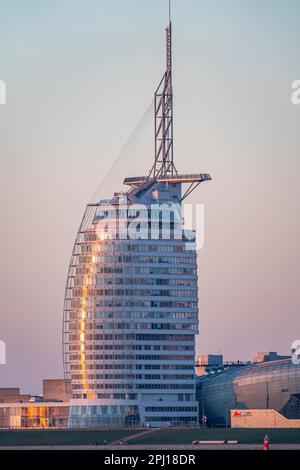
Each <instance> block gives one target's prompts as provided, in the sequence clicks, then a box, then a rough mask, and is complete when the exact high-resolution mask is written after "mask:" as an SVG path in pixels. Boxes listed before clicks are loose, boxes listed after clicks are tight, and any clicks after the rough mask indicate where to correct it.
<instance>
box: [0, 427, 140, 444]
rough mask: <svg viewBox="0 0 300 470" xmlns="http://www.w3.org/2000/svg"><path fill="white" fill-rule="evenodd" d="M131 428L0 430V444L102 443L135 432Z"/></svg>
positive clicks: (122, 437)
mask: <svg viewBox="0 0 300 470" xmlns="http://www.w3.org/2000/svg"><path fill="white" fill-rule="evenodd" d="M136 432H137V431H131V430H112V431H109V430H99V431H98V430H95V431H94V430H93V431H81V430H79V431H58V430H52V431H51V430H36V431H35V430H28V431H25V430H24V431H0V446H32V445H53V446H55V445H90V444H96V443H98V444H102V443H103V441H104V440H106V442H107V443H109V442H113V441H117V440H119V439H124V437H126V436H129V435H132V434H135V433H136Z"/></svg>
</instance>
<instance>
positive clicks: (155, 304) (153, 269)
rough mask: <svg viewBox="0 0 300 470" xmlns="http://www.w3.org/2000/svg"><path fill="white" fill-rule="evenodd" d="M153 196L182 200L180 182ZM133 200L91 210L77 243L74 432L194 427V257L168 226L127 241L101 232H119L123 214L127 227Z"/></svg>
mask: <svg viewBox="0 0 300 470" xmlns="http://www.w3.org/2000/svg"><path fill="white" fill-rule="evenodd" d="M155 188H156V189H155V191H156V192H157V194H158V197H157V199H156V204H159V195H160V193H161V194H162V195H163V196H164V197H163V201H164V203H166V202H168V199H169V200H170V202H174V200H175V201H177V202H178V201H180V197H181V186H180V184H174V185H172V188H170V187H169V186H168V185H166V184H164V183H157V184H156V186H155ZM152 194H153V187H151V190H149V192H146V193H143V196H142V198H141V199H139V203H141V202H142V203H143V204H145V207H146V208H147V211H150V202H151V198H152ZM166 196H168V199H167V198H166ZM126 202H127V203H128V202H129V203H128V205H126V207H125V206H123V205H122V206H120V201H119V199H118V198H115V199H112V200H110V201H109V203H108V202H107V201H106V203H105V204H103V203H99V204H96V205H93V206H88V207H87V210H86V213H85V216H84V218H83V222H82V224H81V227H80V229H79V232H78V235H77V239H76V242H75V247H74V250H73V255H72V259H71V263H70V269H69V275H68V281H67V289H66V296H65V311H64V333H63V337H64V364H65V374H66V377H69V378H71V379H72V389H73V400H72V402H71V413H70V423H69V424H70V426H75V427H79V426H87V427H90V426H125V425H137V424H139V423H149V424H153V425H154V426H164V425H169V424H172V423H173V424H174V423H177V424H196V423H197V421H198V406H197V402H196V399H195V379H194V378H195V374H194V357H195V356H194V351H195V335H196V334H197V333H198V292H197V257H196V251H195V249H194V248H193V246H192V245H191V243H190V242H188V243H187V241H186V240H185V239H184V238H181V239H177V238H176V236H175V235H176V233H175V231H176V228H175V225H174V223H171V226H170V234H169V235H170V236H169V237H168V238H167V239H165V237H164V236H163V230H164V226H163V224H162V223H161V222H159V223H158V232H157V233H158V239H153V238H151V235H150V233H149V232H150V228H149V232H148V230H147V236H148V238H146V239H129V237H127V238H126V239H120V233H118V235H117V236H116V237H115V238H114V239H111V238H110V236H109V231H103V230H102V229H99V224H100V226H101V227H102V228H103V219H104V217H105V220H106V221H107V220H109V221H110V223H113V224H114V225H118V224H120V223H121V222H120V220H122V221H123V220H124V219H125V216H126V220H127V221H126V226H127V227H128V226H129V225H130V222H131V221H132V220H133V218H132V214H131V211H132V204H130V201H126ZM124 207H125V208H124ZM120 217H121V219H120ZM149 220H150V219H149ZM140 223H141V219H140ZM180 223H181V222H180ZM192 235H193V236H194V234H192Z"/></svg>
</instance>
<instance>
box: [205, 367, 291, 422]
mask: <svg viewBox="0 0 300 470" xmlns="http://www.w3.org/2000/svg"><path fill="white" fill-rule="evenodd" d="M196 388H197V399H198V401H199V413H200V417H201V416H207V418H208V421H209V422H210V423H211V424H223V425H225V424H229V422H230V421H229V420H230V410H231V409H268V408H269V409H274V410H276V411H279V412H280V413H282V414H283V415H284V416H286V417H287V418H290V419H292V418H294V419H299V418H300V400H299V399H300V365H295V364H293V363H292V361H291V359H285V360H281V361H272V362H264V363H261V364H254V365H251V366H246V367H240V368H238V369H236V370H230V371H224V372H220V373H216V374H208V375H206V376H203V377H200V378H198V379H197V385H196Z"/></svg>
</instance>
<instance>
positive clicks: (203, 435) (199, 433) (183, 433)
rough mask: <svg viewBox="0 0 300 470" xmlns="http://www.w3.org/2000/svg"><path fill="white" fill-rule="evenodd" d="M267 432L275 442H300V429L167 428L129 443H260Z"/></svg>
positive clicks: (272, 441) (271, 440)
mask: <svg viewBox="0 0 300 470" xmlns="http://www.w3.org/2000/svg"><path fill="white" fill-rule="evenodd" d="M266 434H268V436H269V438H270V442H271V443H274V444H275V443H278V444H300V429H166V430H160V431H156V432H154V433H151V434H149V435H148V436H147V435H146V436H144V437H141V438H138V439H133V440H131V441H130V442H129V443H128V444H142V445H143V444H145V445H147V444H162V445H163V444H191V443H192V441H195V440H231V439H232V440H238V441H239V443H240V444H260V443H262V442H263V439H264V436H265V435H266Z"/></svg>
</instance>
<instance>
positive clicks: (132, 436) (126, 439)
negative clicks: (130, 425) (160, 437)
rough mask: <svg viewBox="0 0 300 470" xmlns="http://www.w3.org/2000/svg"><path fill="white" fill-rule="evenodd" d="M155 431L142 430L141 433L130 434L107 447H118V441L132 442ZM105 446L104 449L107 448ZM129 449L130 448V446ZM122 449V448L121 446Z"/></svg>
mask: <svg viewBox="0 0 300 470" xmlns="http://www.w3.org/2000/svg"><path fill="white" fill-rule="evenodd" d="M156 431H157V429H146V430H143V431H139V432H137V433H136V434H131V435H129V436H128V437H126V436H125V437H123V438H121V439H117V440H116V441H112V442H110V443H109V444H108V445H107V446H109V447H111V446H113V445H118V444H120V441H121V440H122V441H126V442H129V441H132V440H135V439H138V438H140V437H143V436H147V435H148V434H152V433H153V432H156ZM107 446H106V447H107ZM130 447H131V446H130ZM122 448H123V446H122Z"/></svg>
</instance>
